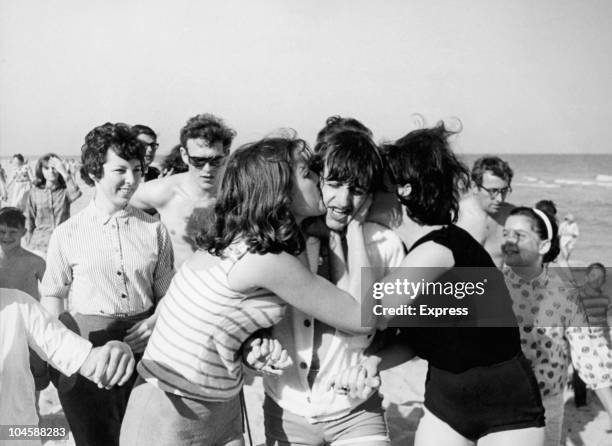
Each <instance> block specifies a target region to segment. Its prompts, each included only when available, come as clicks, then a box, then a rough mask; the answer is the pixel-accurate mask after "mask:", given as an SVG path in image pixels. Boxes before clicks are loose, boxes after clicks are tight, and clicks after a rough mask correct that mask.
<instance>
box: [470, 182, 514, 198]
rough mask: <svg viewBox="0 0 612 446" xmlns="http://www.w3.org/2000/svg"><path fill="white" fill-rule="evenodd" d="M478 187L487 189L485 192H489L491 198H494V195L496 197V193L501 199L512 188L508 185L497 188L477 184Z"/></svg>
mask: <svg viewBox="0 0 612 446" xmlns="http://www.w3.org/2000/svg"><path fill="white" fill-rule="evenodd" d="M478 188H479V189H483V190H485V191H487V193H488V194H489V197H491V200H493V199H495V197H497V196H498V195H499V196H500V197H501V199H502V200H505V199H506V197H507V196H508V194H509V193H510V192H512V188H511V187H510V186H507V187H503V188H501V189H498V188H494V187H492V188H487V187H484V186H482V185H480V184H479V185H478Z"/></svg>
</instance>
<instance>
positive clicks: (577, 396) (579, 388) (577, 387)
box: [572, 370, 587, 407]
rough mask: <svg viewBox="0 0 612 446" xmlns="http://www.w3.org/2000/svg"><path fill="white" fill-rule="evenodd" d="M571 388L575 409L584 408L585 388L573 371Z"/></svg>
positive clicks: (585, 399)
mask: <svg viewBox="0 0 612 446" xmlns="http://www.w3.org/2000/svg"><path fill="white" fill-rule="evenodd" d="M572 387H573V388H574V404H575V405H576V407H580V406H586V403H587V388H586V384H585V383H584V381H583V380H581V379H580V376H579V375H578V372H576V371H575V370H574V376H573V377H572Z"/></svg>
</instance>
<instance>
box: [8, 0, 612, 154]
mask: <svg viewBox="0 0 612 446" xmlns="http://www.w3.org/2000/svg"><path fill="white" fill-rule="evenodd" d="M611 19H612V2H611V1H608V0H588V1H579V0H575V1H569V0H537V1H533V0H505V1H495V0H479V1H471V0H462V1H456V0H444V1H443V0H439V1H431V0H419V1H409V0H384V1H383V0H380V1H373V0H325V1H324V0H320V1H313V0H311V1H305V0H301V1H297V0H296V1H292V0H274V1H266V0H262V1H246V0H245V1H226V0H223V1H220V0H217V1H195V0H194V1H186V0H173V1H171V2H170V1H130V0H123V1H119V0H105V1H90V0H87V1H83V0H57V1H43V0H24V1H14V0H0V154H1V155H2V156H6V155H10V154H12V153H15V152H22V153H24V154H27V155H35V154H42V153H44V152H47V151H55V152H58V153H63V154H75V155H76V154H78V153H79V148H80V146H81V144H82V141H83V137H84V136H85V134H86V133H87V131H89V130H90V129H91V128H93V127H94V126H96V125H99V124H102V123H104V122H106V121H111V122H117V121H122V122H127V123H130V124H136V123H142V124H147V125H150V126H151V127H153V128H154V129H155V130H157V131H158V133H159V134H160V143H161V149H160V154H163V153H164V152H166V151H167V150H169V148H170V146H171V145H173V144H175V143H176V142H178V132H179V129H180V128H181V127H182V126H183V125H184V123H185V121H186V120H187V118H188V117H190V116H192V115H194V114H197V113H202V112H212V113H214V114H217V115H219V116H221V117H223V118H224V119H225V120H226V121H227V122H228V124H230V125H231V126H232V127H234V128H235V129H236V130H237V131H238V138H237V143H241V142H246V141H248V140H251V139H254V138H258V137H260V136H262V135H264V134H266V133H268V132H269V131H271V130H273V129H274V128H277V127H292V128H294V129H296V130H297V131H298V133H299V134H300V135H301V136H302V137H304V138H305V139H307V140H309V141H312V139H313V138H314V136H315V135H316V132H317V131H318V130H319V129H320V127H321V126H322V125H323V123H324V120H325V118H326V117H327V116H329V115H332V114H341V115H347V116H354V117H356V118H358V119H360V120H362V121H363V122H364V123H365V124H366V125H368V126H369V127H371V128H372V129H373V130H374V133H375V136H376V139H377V140H381V139H386V140H389V139H396V138H398V137H400V136H402V135H403V134H405V133H406V132H407V131H409V130H411V129H412V128H413V123H412V120H411V115H412V114H414V113H420V114H422V115H423V116H424V117H425V119H426V122H427V123H429V124H433V123H435V122H436V121H437V120H439V119H441V118H448V117H450V116H458V117H459V118H460V119H461V120H462V122H463V126H464V131H463V132H462V134H461V135H460V137H459V138H458V139H457V146H458V150H459V151H460V152H462V153H468V152H479V153H483V152H488V153H500V154H503V153H509V152H522V153H538V152H548V153H560V152H591V153H593V152H599V153H612V143H611V142H610V141H609V139H610V138H609V128H610V126H611V125H612V88H611V85H610V84H611V80H612V51H611V50H612V26H610V21H611Z"/></svg>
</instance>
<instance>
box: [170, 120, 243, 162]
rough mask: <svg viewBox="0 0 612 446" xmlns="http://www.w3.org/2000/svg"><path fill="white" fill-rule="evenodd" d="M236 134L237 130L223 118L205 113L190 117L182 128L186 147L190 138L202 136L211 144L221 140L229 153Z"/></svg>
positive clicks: (183, 142)
mask: <svg viewBox="0 0 612 446" xmlns="http://www.w3.org/2000/svg"><path fill="white" fill-rule="evenodd" d="M235 136H236V132H235V131H234V130H232V129H231V128H229V127H228V126H226V125H225V123H224V122H223V120H222V119H221V118H217V117H216V116H214V115H211V114H210V113H203V114H201V115H196V116H194V117H193V118H189V120H188V121H187V124H185V127H183V128H182V129H181V145H182V146H183V147H184V148H185V149H186V148H187V140H188V139H197V138H202V139H204V140H205V141H206V143H207V144H208V145H209V146H212V145H213V144H215V143H217V142H221V144H222V145H223V151H224V152H225V153H228V152H229V148H230V146H231V145H232V141H233V140H234V137H235Z"/></svg>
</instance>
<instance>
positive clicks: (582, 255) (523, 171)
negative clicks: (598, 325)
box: [0, 154, 612, 267]
mask: <svg viewBox="0 0 612 446" xmlns="http://www.w3.org/2000/svg"><path fill="white" fill-rule="evenodd" d="M480 156H482V155H475V154H470V155H461V157H462V159H463V161H464V162H465V163H466V164H467V165H468V166H469V167H471V166H472V164H473V162H474V161H475V160H476V159H477V158H478V157H480ZM162 158H163V156H158V159H156V161H158V162H161V159H162ZM502 158H503V159H505V160H506V161H508V163H510V166H511V167H512V169H513V170H514V179H513V181H512V193H511V194H510V195H509V196H508V198H507V200H508V201H509V202H511V203H513V204H515V205H528V206H533V205H534V204H535V203H536V202H537V201H539V200H543V199H548V200H552V201H554V202H555V204H556V205H557V209H558V215H557V216H558V218H559V219H563V217H564V216H565V214H567V213H568V212H571V213H572V214H574V217H575V219H576V222H577V223H578V226H579V229H580V237H579V238H578V241H577V243H576V246H575V249H574V252H573V253H572V257H571V259H570V262H571V263H572V265H576V266H583V265H586V264H588V263H591V262H601V263H603V264H604V265H606V266H608V267H612V230H611V229H612V155H578V154H571V155H569V154H562V155H524V154H511V155H503V156H502ZM9 160H10V158H7V157H2V158H0V163H2V166H3V167H4V168H5V170H6V171H7V174H9V175H10V173H11V168H10V164H9V162H8V161H9ZM35 160H36V157H30V164H31V165H32V166H33V165H34V163H35ZM9 178H10V177H9ZM84 188H85V189H86V188H87V186H84ZM88 196H89V194H87V193H86V194H84V197H88ZM83 200H85V198H81V199H80V200H79V201H83ZM83 204H84V203H75V210H76V209H78V208H81V207H82V205H83Z"/></svg>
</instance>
